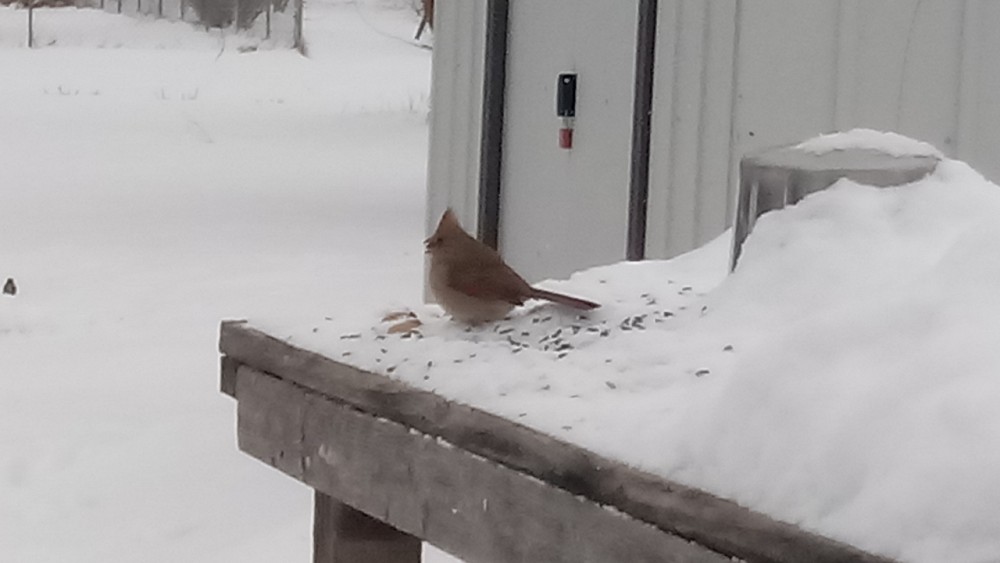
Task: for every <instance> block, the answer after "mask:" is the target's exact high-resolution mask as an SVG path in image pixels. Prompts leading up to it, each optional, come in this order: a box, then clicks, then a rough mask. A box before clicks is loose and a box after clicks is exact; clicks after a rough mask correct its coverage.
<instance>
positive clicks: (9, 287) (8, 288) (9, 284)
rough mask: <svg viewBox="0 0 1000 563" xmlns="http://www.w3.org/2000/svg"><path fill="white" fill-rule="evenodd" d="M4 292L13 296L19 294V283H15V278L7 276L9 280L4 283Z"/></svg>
mask: <svg viewBox="0 0 1000 563" xmlns="http://www.w3.org/2000/svg"><path fill="white" fill-rule="evenodd" d="M3 294H4V295H10V296H11V297H13V296H15V295H17V284H16V283H14V278H7V281H5V282H4V283H3Z"/></svg>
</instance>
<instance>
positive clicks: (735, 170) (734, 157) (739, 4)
mask: <svg viewBox="0 0 1000 563" xmlns="http://www.w3.org/2000/svg"><path fill="white" fill-rule="evenodd" d="M742 21H743V0H736V13H735V14H734V15H733V55H732V57H733V59H732V61H733V70H732V72H733V77H732V83H731V85H730V88H732V96H730V102H729V103H730V108H729V160H730V164H729V178H728V179H727V181H726V190H727V192H728V193H727V194H726V195H727V197H726V217H727V218H728V219H729V221H730V222H731V223H732V222H733V221H735V218H736V194H737V193H738V192H739V190H738V189H736V182H737V181H738V180H739V160H740V155H738V154H736V152H737V151H736V147H737V146H738V145H739V120H738V119H737V116H738V112H739V107H740V81H739V76H740V29H741V27H742V26H741V24H742ZM734 176H735V178H734Z"/></svg>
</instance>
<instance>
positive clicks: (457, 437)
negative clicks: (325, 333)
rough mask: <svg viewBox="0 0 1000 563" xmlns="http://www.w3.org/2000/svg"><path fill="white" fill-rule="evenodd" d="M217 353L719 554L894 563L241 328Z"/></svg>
mask: <svg viewBox="0 0 1000 563" xmlns="http://www.w3.org/2000/svg"><path fill="white" fill-rule="evenodd" d="M220 349H221V351H222V352H223V353H224V354H226V355H227V356H229V357H231V358H233V359H234V360H235V361H237V362H239V363H241V364H245V365H248V366H252V367H254V368H256V369H258V370H260V371H264V372H267V373H270V374H274V375H276V376H278V377H280V378H283V379H286V380H288V381H290V382H293V383H295V384H296V385H300V386H302V387H305V388H307V389H311V390H315V391H317V392H318V393H320V394H322V395H325V396H327V397H331V398H334V399H336V400H338V401H342V402H344V403H346V404H348V405H351V406H353V407H355V408H357V409H360V410H362V411H364V412H367V413H370V414H373V415H375V416H379V417H384V418H386V419H389V420H392V421H395V422H398V423H401V424H403V425H404V426H407V427H411V428H413V429H415V430H417V431H419V432H422V433H425V434H429V435H432V436H438V437H441V438H443V439H444V440H447V441H448V442H450V443H452V444H454V445H455V446H456V447H458V448H461V449H463V450H467V451H469V452H472V453H474V454H477V455H480V456H483V457H485V458H487V459H490V460H493V461H495V462H497V463H501V464H503V465H505V466H508V467H511V468H513V469H516V470H518V471H522V472H524V473H527V474H528V475H531V476H534V477H536V478H538V479H540V480H542V481H544V482H546V483H549V484H551V485H553V486H555V487H559V488H561V489H564V490H566V491H568V492H570V493H573V494H577V495H581V496H583V497H586V498H588V499H590V500H592V501H594V502H596V503H599V504H603V505H608V506H611V507H614V508H616V509H618V510H620V511H622V512H624V513H625V514H628V515H631V516H633V517H635V518H638V519H640V520H642V521H645V522H647V523H649V524H652V525H654V526H656V527H657V528H659V529H661V530H663V531H665V532H668V533H671V534H676V535H678V536H680V537H682V538H686V539H689V540H691V541H694V542H697V543H698V544H700V545H703V546H706V547H708V548H710V549H712V550H714V551H717V552H719V553H724V554H726V555H729V556H732V557H738V558H741V559H744V560H747V561H754V562H757V561H760V562H792V563H798V562H801V561H810V562H813V563H827V562H829V563H840V562H858V563H876V562H881V563H885V562H888V561H891V560H889V559H886V558H882V557H879V556H875V555H872V554H869V553H867V552H864V551H862V550H859V549H857V548H854V547H852V546H849V545H846V544H843V543H840V542H836V541H833V540H830V539H828V538H825V537H822V536H819V535H817V534H813V533H809V532H806V531H803V530H801V529H800V528H797V527H795V526H793V525H791V524H787V523H783V522H778V521H775V520H773V519H771V518H769V517H767V516H765V515H763V514H760V513H756V512H753V511H751V510H748V509H746V508H744V507H741V506H739V505H737V504H735V503H733V502H731V501H728V500H725V499H721V498H718V497H716V496H713V495H711V494H708V493H706V492H703V491H700V490H697V489H693V488H691V487H686V486H683V485H679V484H677V483H673V482H670V481H668V480H665V479H662V478H660V477H656V476H653V475H650V474H648V473H645V472H642V471H639V470H637V469H635V468H632V467H628V466H626V465H624V464H622V463H619V462H616V461H613V460H610V459H608V458H605V457H602V456H599V455H597V454H595V453H593V452H590V451H587V450H585V449H582V448H580V447H578V446H574V445H572V444H568V443H566V442H563V441H560V440H557V439H555V438H553V437H551V436H548V435H546V434H543V433H540V432H538V431H536V430H533V429H530V428H527V427H525V426H522V425H520V424H517V423H515V422H513V421H510V420H507V419H504V418H501V417H498V416H495V415H492V414H490V413H487V412H484V411H480V410H478V409H475V408H472V407H469V406H468V405H463V404H460V403H455V402H453V401H448V400H446V399H445V398H443V397H441V396H439V395H436V394H434V393H430V392H427V391H423V390H419V389H414V388H412V387H410V386H408V385H405V384H403V383H401V382H399V381H395V380H392V379H390V378H388V377H385V376H381V375H377V374H372V373H369V372H365V371H362V370H359V369H357V368H354V367H352V366H349V365H346V364H341V363H339V362H336V361H334V360H332V359H329V358H326V357H324V356H322V355H320V354H316V353H313V352H309V351H307V350H302V349H300V348H297V347H295V346H292V345H290V344H288V343H286V342H283V341H281V340H279V339H277V338H274V337H272V336H270V335H267V334H265V333H263V332H261V331H258V330H256V329H254V328H252V327H250V326H247V325H246V324H245V323H241V322H225V323H223V324H222V329H221V339H220ZM282 463H283V462H282V460H280V459H279V460H275V462H274V463H272V464H273V465H275V466H278V467H279V468H282V469H283V470H286V469H285V467H283V466H282V465H281V464H282ZM290 469H293V468H290ZM286 472H289V471H288V470H286ZM300 473H301V472H300ZM290 474H292V475H296V474H295V473H290ZM417 535H419V534H417Z"/></svg>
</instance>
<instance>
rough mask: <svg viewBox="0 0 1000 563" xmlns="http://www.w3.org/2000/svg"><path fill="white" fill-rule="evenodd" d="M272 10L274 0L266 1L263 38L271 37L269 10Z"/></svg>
mask: <svg viewBox="0 0 1000 563" xmlns="http://www.w3.org/2000/svg"><path fill="white" fill-rule="evenodd" d="M272 10H274V2H268V3H267V12H266V18H265V19H264V39H270V38H271V11H272Z"/></svg>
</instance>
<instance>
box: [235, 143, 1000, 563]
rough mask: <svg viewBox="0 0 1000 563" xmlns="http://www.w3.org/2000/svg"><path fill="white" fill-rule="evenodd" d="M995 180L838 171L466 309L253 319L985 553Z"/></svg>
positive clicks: (999, 492)
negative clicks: (455, 316) (702, 228)
mask: <svg viewBox="0 0 1000 563" xmlns="http://www.w3.org/2000/svg"><path fill="white" fill-rule="evenodd" d="M998 219H1000V189H998V188H997V186H995V185H993V184H991V183H989V182H987V181H986V180H985V179H983V178H982V177H981V176H980V175H979V174H978V173H976V172H975V171H974V170H972V169H971V168H969V167H968V166H967V165H965V164H964V163H961V162H958V161H952V160H946V161H943V162H942V163H941V164H940V165H939V166H938V169H937V171H936V172H935V173H933V174H932V175H930V176H928V177H927V178H925V179H923V180H921V181H919V182H916V183H914V184H910V185H907V186H900V187H896V188H872V187H867V186H861V185H858V184H854V183H852V182H849V181H846V180H845V181H841V182H838V183H837V184H835V185H834V186H833V187H831V188H830V189H829V190H827V191H824V192H821V193H818V194H814V195H812V196H810V197H808V198H806V199H805V200H803V201H802V202H801V203H799V204H798V205H796V206H793V207H789V208H786V209H785V210H783V211H781V212H777V213H771V214H768V215H765V216H764V217H762V218H761V220H760V221H759V222H758V223H757V225H756V227H755V230H754V231H753V233H752V234H751V235H750V237H749V238H748V239H747V242H746V245H745V247H744V254H743V257H742V258H741V261H740V264H739V266H738V268H737V269H736V271H735V272H734V273H733V274H732V275H730V276H728V277H726V275H725V272H726V268H727V260H728V252H727V251H728V239H727V237H728V234H726V235H723V236H721V237H719V238H718V239H717V240H715V241H713V242H712V243H709V244H708V245H706V246H704V247H703V248H701V249H698V250H695V251H693V252H691V253H689V254H686V255H684V256H681V257H678V258H675V259H673V260H669V261H647V262H641V263H621V264H615V265H611V266H606V267H599V268H594V269H591V270H587V271H585V272H581V273H578V274H576V275H574V276H573V277H572V278H571V279H570V280H567V281H563V282H548V283H545V284H543V285H545V286H546V287H550V288H552V289H557V290H560V291H564V292H568V293H573V294H578V295H580V296H582V297H586V298H588V299H593V300H596V301H599V302H601V303H602V304H603V306H602V307H601V308H600V309H597V310H595V311H592V312H590V313H587V314H585V315H580V314H578V313H577V312H575V311H568V310H564V309H560V308H559V307H557V306H554V305H550V304H536V303H534V302H533V303H529V304H528V305H527V306H525V307H522V308H521V309H519V310H516V311H515V312H514V313H513V314H512V315H511V316H510V317H509V318H508V319H506V320H504V321H500V322H497V323H492V324H485V325H481V326H475V327H465V326H462V325H458V324H456V323H454V322H452V321H450V320H448V319H447V318H446V317H444V316H443V314H442V312H441V311H440V309H439V308H438V307H436V306H434V305H426V306H420V307H414V308H412V312H413V314H414V315H416V317H417V318H418V319H419V321H420V323H421V324H420V326H419V327H418V328H417V329H416V330H415V331H414V332H404V333H390V332H389V329H390V328H391V327H392V326H394V325H395V324H397V323H398V322H399V321H398V320H393V321H382V320H381V317H382V315H383V314H384V313H385V311H379V312H377V313H375V312H373V313H372V314H371V316H369V317H367V318H358V317H353V318H341V317H337V316H336V313H335V312H325V313H326V316H321V317H320V318H318V319H315V320H310V321H305V322H304V321H302V319H298V320H295V321H292V322H289V321H287V320H286V321H280V320H271V321H268V320H262V319H259V320H256V321H254V322H252V323H251V324H252V325H253V326H255V327H257V328H260V329H261V330H264V331H266V332H268V333H269V334H271V335H274V336H277V337H283V338H286V339H287V340H288V341H289V342H291V343H293V344H295V345H296V346H300V347H303V348H306V349H310V350H313V351H316V352H319V353H321V354H323V355H326V356H328V357H331V358H333V359H336V360H340V361H344V362H347V363H351V364H353V365H356V366H358V367H361V368H363V369H366V370H370V371H373V372H377V373H382V374H386V375H389V376H391V377H393V378H397V379H399V380H402V381H404V382H406V383H409V384H411V385H413V386H416V387H419V388H422V389H427V390H433V391H435V392H437V393H439V394H441V395H443V396H445V397H448V398H452V399H454V400H458V401H461V402H464V403H468V404H470V405H473V406H475V407H478V408H482V409H484V410H487V411H490V412H493V413H496V414H499V415H501V416H504V417H507V418H510V419H512V420H516V421H518V422H521V423H523V424H525V425H528V426H531V427H534V428H536V429H539V430H541V431H543V432H547V433H550V434H552V435H554V436H557V437H560V438H563V439H566V440H568V441H571V442H574V443H576V444H579V445H581V446H583V447H586V448H588V449H591V450H593V451H595V452H597V453H599V454H602V455H607V456H609V457H614V458H617V459H620V460H622V461H624V462H626V463H629V464H631V465H634V466H637V467H639V468H641V469H644V470H647V471H649V472H652V473H654V474H658V475H661V476H664V477H666V478H669V479H673V480H677V481H679V482H682V483H685V484H688V485H692V486H695V487H699V488H702V489H705V490H707V491H709V492H712V493H714V494H717V495H720V496H723V497H727V498H730V499H733V500H735V501H737V502H739V503H740V504H743V505H745V506H748V507H750V508H752V509H755V510H760V511H762V512H765V513H767V514H769V515H771V516H774V517H776V518H778V519H782V520H785V521H788V522H792V523H796V524H799V525H801V526H803V527H804V528H806V529H810V530H813V531H817V532H819V533H821V534H823V535H827V536H829V537H832V538H835V539H839V540H842V541H845V542H848V543H852V544H854V545H857V546H859V547H861V548H863V549H867V550H871V551H875V552H878V553H882V554H885V555H889V556H892V557H898V558H901V559H903V560H912V561H944V560H947V561H982V560H995V559H997V558H1000V447H998V444H1000V408H998V402H1000V346H997V342H996V340H997V337H998V335H1000V291H998V287H1000V227H998V226H997V225H998Z"/></svg>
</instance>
